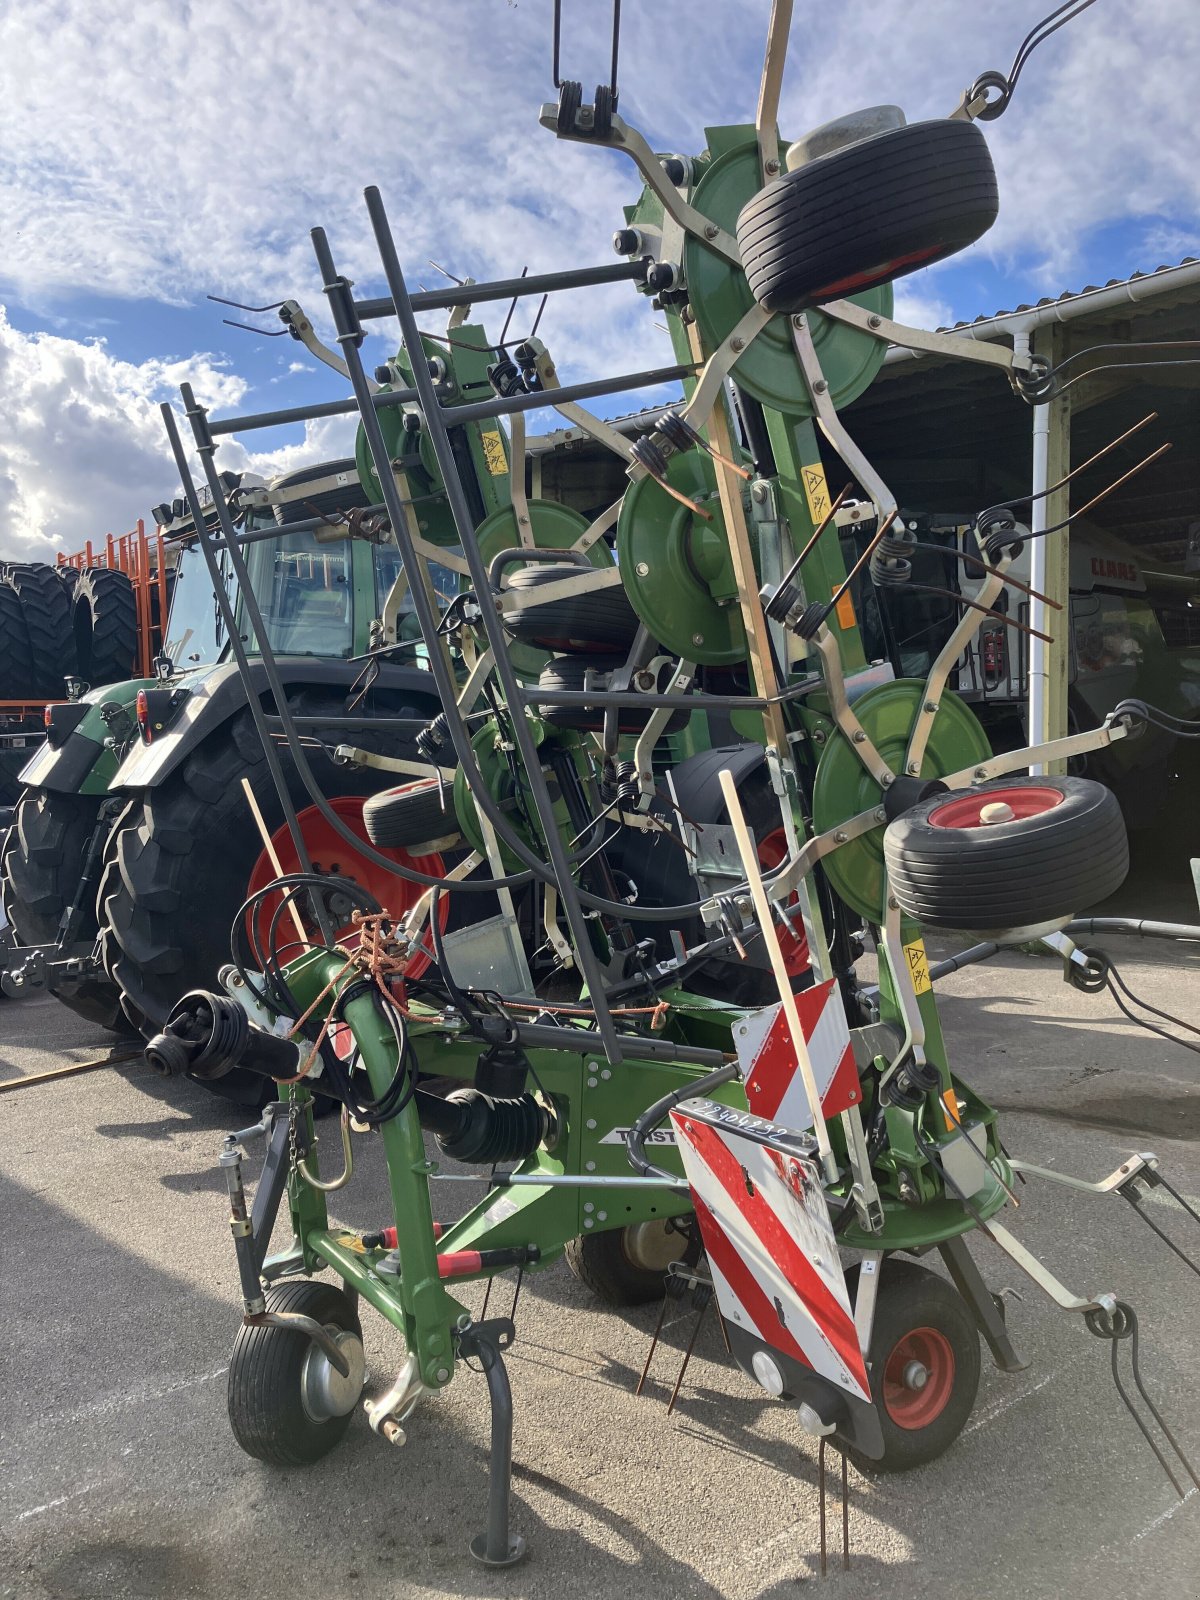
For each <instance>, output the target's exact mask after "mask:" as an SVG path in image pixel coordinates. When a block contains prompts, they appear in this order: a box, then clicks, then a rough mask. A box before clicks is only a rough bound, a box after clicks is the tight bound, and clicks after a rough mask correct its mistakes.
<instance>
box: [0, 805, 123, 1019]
mask: <svg viewBox="0 0 1200 1600" xmlns="http://www.w3.org/2000/svg"><path fill="white" fill-rule="evenodd" d="M102 801H103V797H102V796H100V795H85V794H59V793H57V792H56V791H54V790H52V789H27V790H26V791H25V793H24V794H23V795H22V796H21V800H20V803H19V805H18V806H17V810H16V816H15V818H14V822H13V826H12V828H11V829H10V830H9V832H8V834H7V836H6V838H5V840H4V846H3V866H2V872H3V878H2V885H0V893H2V895H3V901H4V914H5V916H6V917H7V918H8V921H9V924H10V925H11V927H12V928H13V931H14V932H15V934H16V936H17V940H18V942H19V943H20V944H26V945H34V944H53V943H54V940H55V939H56V937H57V936H58V926H59V923H60V921H61V920H62V915H63V912H64V911H65V910H66V909H67V907H68V906H69V905H70V904H71V901H72V899H73V898H74V895H75V890H76V886H77V884H78V882H79V875H80V872H81V870H82V868H83V862H84V858H85V856H86V855H87V851H88V845H89V844H90V843H91V839H92V834H93V832H94V830H95V828H96V825H97V821H98V819H99V815H100V807H101V804H102ZM95 932H96V919H95V915H94V912H93V909H92V907H91V906H89V907H88V908H87V910H86V911H85V913H84V918H83V922H82V924H81V926H80V934H81V937H82V938H84V939H87V938H90V937H92V936H93V935H94V934H95ZM50 993H51V994H53V995H54V996H55V998H56V999H58V1000H60V1001H61V1002H62V1004H63V1005H64V1006H66V1007H67V1009H68V1010H69V1011H74V1012H75V1014H76V1015H77V1016H80V1017H83V1018H84V1019H85V1020H86V1021H88V1022H94V1023H97V1024H98V1025H99V1026H100V1027H102V1028H108V1029H109V1030H110V1031H111V1032H113V1033H120V1034H128V1033H129V1032H130V1031H131V1029H130V1026H129V1023H128V1021H127V1019H126V1018H125V1016H124V1014H123V1012H122V1010H121V995H120V990H119V989H118V988H117V987H116V985H115V984H113V983H111V982H109V981H106V980H105V979H103V978H86V979H83V980H82V981H80V982H78V983H74V984H67V983H62V984H56V985H53V986H52V987H51V989H50Z"/></svg>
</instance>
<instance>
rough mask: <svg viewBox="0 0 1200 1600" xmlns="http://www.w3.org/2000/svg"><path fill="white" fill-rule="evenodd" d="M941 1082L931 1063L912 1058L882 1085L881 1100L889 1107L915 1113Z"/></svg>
mask: <svg viewBox="0 0 1200 1600" xmlns="http://www.w3.org/2000/svg"><path fill="white" fill-rule="evenodd" d="M941 1081H942V1080H941V1077H940V1076H939V1074H938V1069H937V1068H936V1067H935V1066H934V1065H933V1064H932V1062H929V1061H917V1060H916V1059H915V1058H913V1059H910V1060H908V1061H906V1062H905V1063H904V1065H903V1066H902V1067H900V1068H898V1069H897V1072H896V1075H895V1077H894V1078H892V1080H891V1081H890V1082H889V1083H885V1084H884V1086H883V1089H882V1091H881V1098H882V1099H884V1100H886V1101H887V1103H888V1104H889V1105H893V1106H900V1107H901V1108H902V1109H903V1110H905V1111H916V1110H917V1108H918V1107H919V1106H920V1105H921V1103H922V1102H923V1101H924V1099H925V1096H926V1095H928V1094H932V1093H933V1091H934V1090H935V1089H936V1088H937V1087H938V1086H939V1084H940V1083H941Z"/></svg>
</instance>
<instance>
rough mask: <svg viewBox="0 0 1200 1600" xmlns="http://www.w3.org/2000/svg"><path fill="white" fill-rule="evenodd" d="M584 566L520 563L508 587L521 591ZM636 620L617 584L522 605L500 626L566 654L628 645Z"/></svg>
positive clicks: (573, 575) (572, 575)
mask: <svg viewBox="0 0 1200 1600" xmlns="http://www.w3.org/2000/svg"><path fill="white" fill-rule="evenodd" d="M584 571H585V569H584V568H582V567H575V566H569V565H565V564H564V565H562V566H558V565H555V566H547V567H521V568H519V569H518V570H517V571H516V572H514V573H513V574H512V576H511V577H510V578H509V580H508V585H507V587H508V589H511V590H513V591H514V592H516V593H523V592H527V591H528V590H530V589H540V588H542V587H543V585H545V584H548V583H558V582H559V581H560V580H561V579H563V578H577V577H579V576H580V575H581V574H582V573H583V572H584ZM638 625H639V624H638V618H637V613H636V612H635V611H634V609H633V607H632V606H631V605H630V603H629V596H628V595H627V594H626V593H625V591H624V589H620V588H609V589H598V590H596V591H595V593H593V594H581V595H579V596H577V597H574V598H572V599H569V600H548V601H547V602H546V603H545V605H540V606H538V605H531V606H526V607H525V609H524V610H522V611H515V612H513V613H512V614H511V615H509V616H507V617H505V619H504V626H505V627H506V628H507V629H508V631H509V633H511V634H512V636H513V638H514V639H521V640H523V641H524V642H525V643H527V644H535V645H537V646H539V648H541V649H542V650H555V651H561V652H562V653H564V654H570V655H602V654H604V653H605V652H614V651H618V650H622V651H623V650H628V648H629V646H630V645H631V644H632V643H633V641H634V637H635V636H636V634H637V631H638Z"/></svg>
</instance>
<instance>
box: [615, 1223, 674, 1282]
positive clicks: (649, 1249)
mask: <svg viewBox="0 0 1200 1600" xmlns="http://www.w3.org/2000/svg"><path fill="white" fill-rule="evenodd" d="M622 1245H623V1248H624V1251H625V1257H626V1260H627V1261H628V1262H629V1265H630V1266H631V1267H638V1268H640V1269H641V1270H642V1271H643V1272H665V1271H666V1270H667V1268H668V1267H669V1266H670V1265H671V1263H672V1261H679V1260H681V1259H682V1257H683V1253H684V1251H685V1250H686V1249H687V1240H686V1239H685V1238H684V1236H683V1234H681V1233H678V1232H676V1230H675V1229H674V1228H672V1227H671V1225H670V1223H668V1222H660V1221H658V1220H657V1219H655V1220H654V1221H651V1222H634V1223H631V1224H630V1226H629V1227H628V1228H626V1229H625V1233H624V1237H623V1239H622Z"/></svg>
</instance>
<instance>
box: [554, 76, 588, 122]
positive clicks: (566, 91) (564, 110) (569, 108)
mask: <svg viewBox="0 0 1200 1600" xmlns="http://www.w3.org/2000/svg"><path fill="white" fill-rule="evenodd" d="M582 104H583V85H582V84H581V83H576V82H575V81H574V80H573V79H571V78H568V79H566V81H565V82H564V83H563V85H562V87H561V88H560V89H559V91H558V118H557V127H558V131H559V133H565V134H568V135H569V134H572V133H574V132H575V113H576V112H577V111H578V110H579V108H580V106H581V105H582Z"/></svg>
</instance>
